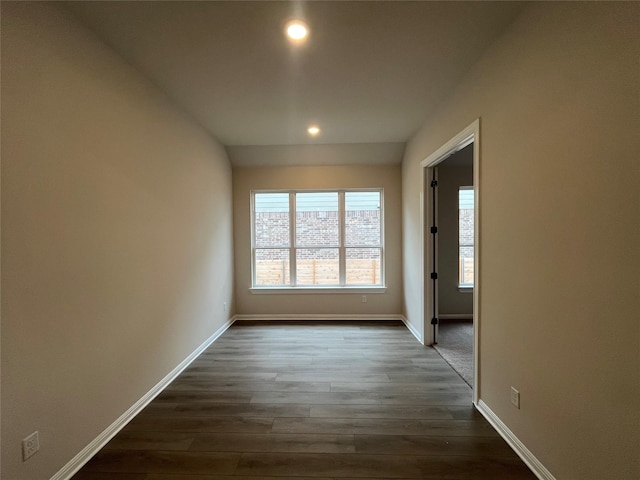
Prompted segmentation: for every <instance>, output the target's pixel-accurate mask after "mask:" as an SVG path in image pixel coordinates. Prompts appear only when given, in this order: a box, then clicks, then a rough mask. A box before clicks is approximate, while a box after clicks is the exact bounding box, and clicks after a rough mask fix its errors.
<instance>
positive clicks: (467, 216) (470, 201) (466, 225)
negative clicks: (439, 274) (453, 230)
mask: <svg viewBox="0 0 640 480" xmlns="http://www.w3.org/2000/svg"><path fill="white" fill-rule="evenodd" d="M473 206H474V191H473V187H462V188H460V190H459V191H458V245H459V248H458V251H459V258H460V261H459V269H460V270H459V274H458V282H459V283H460V285H473V250H474V233H473V222H474V218H473V214H474V210H473Z"/></svg>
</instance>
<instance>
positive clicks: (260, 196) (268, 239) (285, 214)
mask: <svg viewBox="0 0 640 480" xmlns="http://www.w3.org/2000/svg"><path fill="white" fill-rule="evenodd" d="M254 208H255V212H254V214H255V228H254V235H255V242H256V244H255V246H256V247H288V246H289V240H290V237H289V194H288V193H256V194H255V198H254Z"/></svg>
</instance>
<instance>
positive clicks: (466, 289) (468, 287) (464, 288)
mask: <svg viewBox="0 0 640 480" xmlns="http://www.w3.org/2000/svg"><path fill="white" fill-rule="evenodd" d="M461 190H471V191H472V192H473V196H474V200H473V203H474V206H475V193H476V192H475V189H474V187H473V186H465V187H458V261H460V247H462V246H465V247H468V246H469V245H461V244H460V191H461ZM474 214H475V209H474ZM475 222H476V219H475V215H474V219H473V223H474V230H475ZM471 246H473V250H474V252H475V249H476V245H475V236H474V243H473V245H471ZM474 258H475V255H474ZM473 268H474V270H475V268H476V267H475V265H474V266H473ZM461 280H462V279H461V278H460V265H458V291H460V292H462V293H472V292H473V286H474V284H473V283H462V282H461Z"/></svg>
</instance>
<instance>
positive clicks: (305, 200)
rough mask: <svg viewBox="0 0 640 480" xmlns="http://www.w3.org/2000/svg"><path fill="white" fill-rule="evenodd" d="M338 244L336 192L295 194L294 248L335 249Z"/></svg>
mask: <svg viewBox="0 0 640 480" xmlns="http://www.w3.org/2000/svg"><path fill="white" fill-rule="evenodd" d="M339 242H340V237H339V229H338V192H317V193H297V194H296V246H298V247H337V246H338V245H339ZM298 283H299V282H298Z"/></svg>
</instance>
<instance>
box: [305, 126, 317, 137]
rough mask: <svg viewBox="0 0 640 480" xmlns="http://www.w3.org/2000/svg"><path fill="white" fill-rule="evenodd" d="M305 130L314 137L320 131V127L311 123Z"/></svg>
mask: <svg viewBox="0 0 640 480" xmlns="http://www.w3.org/2000/svg"><path fill="white" fill-rule="evenodd" d="M307 132H309V135H311V136H312V137H315V136H316V135H318V134H319V133H320V129H319V128H318V127H317V126H315V125H311V126H310V127H309V128H307Z"/></svg>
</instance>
